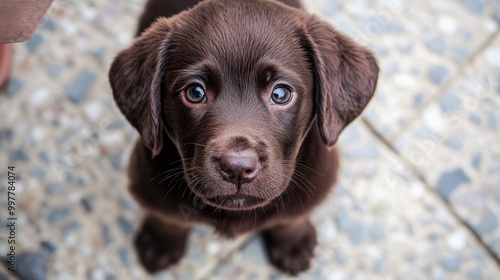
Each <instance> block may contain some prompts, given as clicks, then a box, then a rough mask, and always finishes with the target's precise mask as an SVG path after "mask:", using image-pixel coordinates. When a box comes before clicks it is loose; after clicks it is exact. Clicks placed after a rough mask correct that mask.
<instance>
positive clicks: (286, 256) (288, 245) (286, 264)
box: [264, 222, 317, 275]
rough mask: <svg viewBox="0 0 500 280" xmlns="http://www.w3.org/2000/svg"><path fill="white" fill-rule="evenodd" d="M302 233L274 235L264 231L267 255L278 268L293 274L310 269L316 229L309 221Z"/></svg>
mask: <svg viewBox="0 0 500 280" xmlns="http://www.w3.org/2000/svg"><path fill="white" fill-rule="evenodd" d="M304 227H305V228H303V229H301V230H300V232H301V233H300V234H299V235H298V236H297V235H294V234H291V235H289V236H282V235H281V236H274V235H273V234H272V233H269V232H264V241H265V244H266V250H267V255H268V257H269V259H270V261H271V263H273V264H274V265H275V266H276V267H277V268H279V269H280V270H282V271H283V272H286V273H289V274H291V275H297V274H299V273H300V272H302V271H305V270H307V269H309V266H310V264H311V259H312V258H313V256H314V248H315V247H316V244H317V242H316V231H315V229H314V227H313V226H312V225H311V224H310V223H309V222H307V223H306V224H304Z"/></svg>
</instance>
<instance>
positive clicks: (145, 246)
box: [134, 221, 187, 273]
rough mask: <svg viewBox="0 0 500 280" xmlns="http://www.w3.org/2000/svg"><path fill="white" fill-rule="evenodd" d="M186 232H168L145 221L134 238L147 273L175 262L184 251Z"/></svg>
mask: <svg viewBox="0 0 500 280" xmlns="http://www.w3.org/2000/svg"><path fill="white" fill-rule="evenodd" d="M186 241H187V232H186V233H181V234H175V235H173V234H169V233H168V232H163V231H162V230H160V229H158V228H157V226H155V225H152V223H151V222H150V221H146V222H145V223H144V225H143V226H142V228H141V230H140V231H139V233H138V234H137V236H136V238H135V242H134V245H135V249H136V251H137V254H138V257H139V260H140V261H141V263H142V265H143V266H144V268H145V269H146V270H147V271H148V272H149V273H155V272H158V271H160V270H162V269H165V268H167V267H169V266H170V265H173V264H175V263H177V262H178V261H179V260H180V259H181V258H182V256H183V255H184V253H185V251H186Z"/></svg>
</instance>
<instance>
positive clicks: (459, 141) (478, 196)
mask: <svg viewBox="0 0 500 280" xmlns="http://www.w3.org/2000/svg"><path fill="white" fill-rule="evenodd" d="M498 77H500V37H499V36H497V38H496V39H495V40H494V41H493V43H492V44H491V45H490V46H489V47H488V48H486V49H485V50H484V52H483V53H482V54H481V55H479V56H478V58H477V60H476V61H474V62H473V64H472V65H471V66H470V67H468V68H467V69H466V70H465V73H464V75H463V76H462V77H460V78H459V79H457V81H456V82H455V83H454V84H453V85H452V86H451V87H450V88H449V90H448V91H447V92H445V94H444V95H443V96H442V97H441V98H440V99H439V100H438V101H437V102H436V103H435V104H432V105H431V106H430V107H429V108H428V109H427V110H425V111H424V112H423V114H422V116H421V117H420V118H419V119H418V121H417V122H416V123H415V124H414V125H412V126H411V127H409V128H408V131H407V132H406V133H404V134H403V135H402V136H401V137H400V138H398V139H397V140H395V141H394V145H395V147H396V148H397V150H398V151H399V152H400V153H401V155H402V156H403V157H404V158H406V159H407V160H408V162H409V163H410V164H412V165H413V166H414V167H415V168H416V169H417V170H418V172H419V173H420V174H421V175H422V176H423V177H424V178H426V180H427V181H428V182H429V183H430V184H431V185H432V186H433V187H434V188H435V189H436V191H437V192H438V193H439V194H440V195H441V196H442V197H443V198H444V199H445V200H446V201H449V202H450V203H451V205H452V207H453V208H454V209H455V210H456V211H457V213H458V214H459V215H460V216H461V217H462V218H463V219H464V220H465V221H466V222H467V223H468V224H469V225H470V226H471V227H472V228H473V229H474V230H476V231H477V233H479V234H480V235H481V237H482V238H483V240H484V242H485V243H486V244H487V245H488V246H489V247H490V248H491V250H493V251H495V252H496V254H497V255H499V256H500V227H499V219H500V216H499V213H500V207H499V205H500V164H499V163H500V126H499V122H500V88H499V78H498Z"/></svg>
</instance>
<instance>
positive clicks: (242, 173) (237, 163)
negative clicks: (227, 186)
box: [219, 151, 259, 188]
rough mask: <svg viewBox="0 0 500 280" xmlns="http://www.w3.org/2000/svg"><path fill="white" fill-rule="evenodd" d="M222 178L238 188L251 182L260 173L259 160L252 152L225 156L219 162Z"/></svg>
mask: <svg viewBox="0 0 500 280" xmlns="http://www.w3.org/2000/svg"><path fill="white" fill-rule="evenodd" d="M219 167H220V170H221V174H222V178H224V180H225V181H227V182H230V183H233V184H235V185H236V186H238V188H239V187H240V186H241V185H243V184H244V183H248V182H251V181H252V180H253V179H255V177H256V176H257V173H259V158H258V157H257V154H255V153H254V152H251V151H244V152H238V153H227V154H224V155H223V156H222V157H221V158H220V160H219Z"/></svg>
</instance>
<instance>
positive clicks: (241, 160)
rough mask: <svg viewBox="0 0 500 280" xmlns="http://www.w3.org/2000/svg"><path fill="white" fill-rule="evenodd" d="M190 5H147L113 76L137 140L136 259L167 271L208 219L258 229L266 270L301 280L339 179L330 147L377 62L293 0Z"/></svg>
mask: <svg viewBox="0 0 500 280" xmlns="http://www.w3.org/2000/svg"><path fill="white" fill-rule="evenodd" d="M198 2H199V1H182V3H183V4H182V5H181V4H180V3H181V1H160V0H150V1H149V2H148V3H147V6H146V10H145V12H144V14H143V15H142V17H141V19H140V24H139V28H138V34H139V35H138V37H137V38H136V39H135V41H134V42H133V44H132V46H130V47H129V48H128V49H126V50H124V51H122V52H120V53H119V54H118V55H117V57H116V58H115V60H114V62H113V64H112V66H111V69H110V72H109V78H110V82H111V86H112V89H113V95H114V98H115V100H116V103H117V105H118V107H119V108H120V110H121V111H122V112H123V114H124V115H125V117H126V118H127V120H128V121H129V122H130V123H131V124H132V125H133V126H134V127H135V128H136V129H137V131H138V132H139V133H140V135H141V140H140V141H138V142H137V143H136V146H135V149H134V151H133V154H132V158H131V160H130V164H129V176H130V191H131V193H132V194H133V196H134V197H135V198H136V200H137V201H138V202H139V203H140V205H141V206H142V207H144V208H145V209H146V211H147V213H148V216H147V217H146V218H145V220H144V223H143V225H142V228H141V230H140V231H139V233H138V234H137V237H136V240H135V247H136V250H137V253H138V255H139V259H140V260H141V262H142V264H143V265H144V267H145V268H146V269H147V270H148V271H150V272H155V271H158V270H161V269H164V268H166V267H168V266H169V265H171V264H174V263H176V262H177V261H179V259H180V258H181V257H182V256H183V254H184V252H185V248H186V242H187V239H188V234H189V230H190V228H191V227H192V226H193V225H194V224H196V223H204V224H208V225H211V226H213V227H214V228H215V230H216V231H217V232H218V233H219V234H220V235H222V236H226V237H235V236H237V235H239V234H242V233H246V232H255V233H258V232H260V233H262V234H263V237H264V240H265V246H266V250H267V253H268V256H269V259H270V261H271V262H272V263H273V264H274V265H276V266H277V267H278V268H280V269H281V270H283V271H285V272H287V273H290V274H297V273H299V272H300V271H303V270H306V269H307V268H308V267H309V264H310V260H311V258H312V257H313V255H314V248H315V245H316V232H315V229H314V227H313V226H312V224H311V223H310V222H309V215H310V214H311V211H312V210H313V209H314V208H315V207H316V206H317V205H318V204H320V203H321V202H322V200H324V199H325V198H326V197H327V195H328V193H329V192H330V190H331V189H332V187H333V185H334V183H335V180H336V176H337V169H338V156H337V153H336V151H335V149H334V145H335V143H336V141H337V138H338V136H339V134H340V132H341V131H342V130H343V129H344V127H345V126H347V125H348V124H349V123H350V122H351V121H352V120H354V119H355V118H356V117H357V116H358V115H359V114H360V113H361V111H362V110H363V109H364V108H365V106H366V105H367V103H368V101H369V100H370V98H371V97H372V95H373V93H374V90H375V87H376V83H377V77H378V66H377V62H376V60H375V58H374V57H373V55H372V54H371V53H370V52H369V51H368V50H367V49H365V48H363V47H361V46H359V45H357V44H356V43H355V42H353V41H352V40H350V39H349V38H347V37H346V36H344V35H342V34H341V33H339V32H338V31H336V30H335V29H333V28H332V27H331V26H330V25H329V24H327V23H326V22H323V21H321V20H320V19H318V18H317V17H315V16H311V15H308V14H306V13H305V12H304V11H302V10H301V9H300V5H299V3H298V1H281V2H279V1H269V0H245V1H236V0H207V1H201V2H200V3H198ZM188 8H189V9H188Z"/></svg>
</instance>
